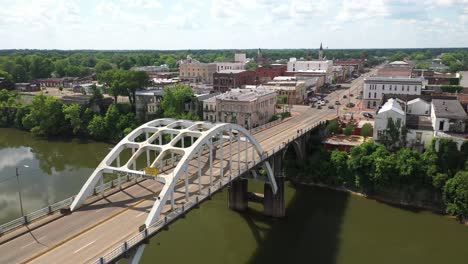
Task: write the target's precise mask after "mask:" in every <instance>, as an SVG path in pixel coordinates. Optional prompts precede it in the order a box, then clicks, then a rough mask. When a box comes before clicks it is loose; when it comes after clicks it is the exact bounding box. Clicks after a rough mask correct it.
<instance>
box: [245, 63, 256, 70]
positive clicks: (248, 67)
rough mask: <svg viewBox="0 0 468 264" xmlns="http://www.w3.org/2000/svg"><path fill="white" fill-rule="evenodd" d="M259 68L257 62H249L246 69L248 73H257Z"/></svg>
mask: <svg viewBox="0 0 468 264" xmlns="http://www.w3.org/2000/svg"><path fill="white" fill-rule="evenodd" d="M257 68H258V65H257V63H256V62H255V61H249V62H247V63H246V64H245V69H246V70H248V71H255V70H256V69H257Z"/></svg>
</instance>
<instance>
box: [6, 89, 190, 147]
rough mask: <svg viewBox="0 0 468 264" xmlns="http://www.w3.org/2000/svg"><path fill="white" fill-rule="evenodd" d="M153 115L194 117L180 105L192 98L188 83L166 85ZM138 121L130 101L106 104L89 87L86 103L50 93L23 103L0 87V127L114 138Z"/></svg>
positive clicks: (48, 134) (38, 133)
mask: <svg viewBox="0 0 468 264" xmlns="http://www.w3.org/2000/svg"><path fill="white" fill-rule="evenodd" d="M166 93H167V94H168V96H165V97H164V99H163V101H162V102H161V105H162V107H161V108H160V109H159V111H158V113H157V115H158V116H157V118H162V117H169V118H182V119H191V120H197V119H198V114H197V113H196V112H195V113H185V112H184V109H183V106H184V103H185V102H187V101H190V100H192V99H193V98H195V96H194V94H193V91H192V90H191V89H190V87H187V86H184V85H180V84H178V85H176V86H175V87H172V88H166ZM138 125H139V123H138V121H137V120H136V118H135V111H134V108H133V106H132V105H131V104H126V103H118V104H117V103H113V104H111V105H110V106H106V105H105V104H104V102H103V96H102V94H101V92H100V90H99V89H98V88H96V87H94V88H93V95H92V96H91V98H90V102H89V104H88V105H83V106H81V105H78V104H69V105H66V104H63V103H62V101H61V100H59V99H57V98H55V97H53V96H45V95H43V94H40V95H37V96H34V97H33V99H32V103H31V104H25V103H24V102H23V101H22V100H21V99H20V96H19V95H18V94H17V93H16V92H10V91H7V90H6V89H2V90H0V127H15V128H18V129H23V130H27V131H30V132H31V133H32V134H33V135H35V136H40V137H80V138H88V137H90V138H93V139H95V140H99V141H108V142H117V141H119V140H120V139H122V138H123V137H124V136H125V135H127V134H128V133H130V132H131V131H132V130H133V129H135V128H136V127H137V126H138Z"/></svg>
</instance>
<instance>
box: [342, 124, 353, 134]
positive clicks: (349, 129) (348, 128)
mask: <svg viewBox="0 0 468 264" xmlns="http://www.w3.org/2000/svg"><path fill="white" fill-rule="evenodd" d="M355 128H356V127H355V126H354V125H353V124H349V125H347V126H346V128H345V129H344V130H343V134H345V135H346V136H347V137H349V136H351V135H352V134H353V132H354V129H355Z"/></svg>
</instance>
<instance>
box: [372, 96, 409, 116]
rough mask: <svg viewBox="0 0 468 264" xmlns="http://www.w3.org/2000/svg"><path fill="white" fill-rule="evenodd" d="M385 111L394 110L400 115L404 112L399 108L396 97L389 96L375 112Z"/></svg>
mask: <svg viewBox="0 0 468 264" xmlns="http://www.w3.org/2000/svg"><path fill="white" fill-rule="evenodd" d="M387 111H395V112H397V113H399V114H401V115H405V112H404V111H403V109H402V108H401V105H400V103H398V101H397V100H396V99H393V98H390V99H388V101H387V102H386V103H385V104H384V105H383V106H382V108H380V110H379V111H378V113H377V114H381V113H384V112H387Z"/></svg>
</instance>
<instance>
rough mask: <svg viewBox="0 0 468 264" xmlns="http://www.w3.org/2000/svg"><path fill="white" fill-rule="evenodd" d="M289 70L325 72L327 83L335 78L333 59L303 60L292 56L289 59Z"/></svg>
mask: <svg viewBox="0 0 468 264" xmlns="http://www.w3.org/2000/svg"><path fill="white" fill-rule="evenodd" d="M287 71H288V72H315V73H324V74H325V75H326V81H325V82H327V83H331V81H332V78H333V61H331V60H310V61H303V60H297V59H296V58H290V59H289V61H288V67H287Z"/></svg>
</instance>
